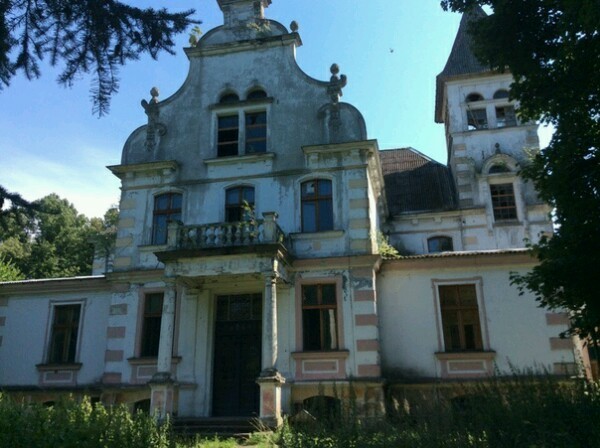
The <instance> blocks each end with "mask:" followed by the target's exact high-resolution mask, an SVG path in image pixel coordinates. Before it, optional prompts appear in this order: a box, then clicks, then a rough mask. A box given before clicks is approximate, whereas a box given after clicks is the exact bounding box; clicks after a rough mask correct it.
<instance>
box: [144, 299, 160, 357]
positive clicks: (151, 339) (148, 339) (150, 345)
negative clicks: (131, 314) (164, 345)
mask: <svg viewBox="0 0 600 448" xmlns="http://www.w3.org/2000/svg"><path fill="white" fill-rule="evenodd" d="M162 308H163V293H162V292H158V293H152V294H146V295H145V297H144V316H143V320H142V340H141V350H140V356H142V357H153V358H155V357H157V356H158V345H159V343H160V325H161V321H162Z"/></svg>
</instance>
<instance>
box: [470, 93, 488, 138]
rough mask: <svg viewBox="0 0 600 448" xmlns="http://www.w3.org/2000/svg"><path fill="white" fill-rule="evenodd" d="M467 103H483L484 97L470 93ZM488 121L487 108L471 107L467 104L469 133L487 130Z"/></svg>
mask: <svg viewBox="0 0 600 448" xmlns="http://www.w3.org/2000/svg"><path fill="white" fill-rule="evenodd" d="M465 101H466V102H467V103H474V102H477V101H483V96H481V94H479V93H469V94H468V95H467V97H466V99H465ZM487 128H488V119H487V112H486V110H485V107H482V106H478V107H477V106H475V107H471V106H470V105H469V104H467V129H468V130H469V131H476V130H478V129H487Z"/></svg>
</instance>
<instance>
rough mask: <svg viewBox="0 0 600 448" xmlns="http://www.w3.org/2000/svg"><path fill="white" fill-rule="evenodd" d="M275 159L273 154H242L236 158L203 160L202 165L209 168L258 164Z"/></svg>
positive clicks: (226, 157)
mask: <svg viewBox="0 0 600 448" xmlns="http://www.w3.org/2000/svg"><path fill="white" fill-rule="evenodd" d="M274 158H275V153H273V152H257V153H254V154H242V155H238V156H225V157H215V158H213V159H204V163H205V164H206V165H209V166H211V165H212V166H218V165H233V164H235V163H240V162H242V163H243V162H260V161H263V160H272V159H274Z"/></svg>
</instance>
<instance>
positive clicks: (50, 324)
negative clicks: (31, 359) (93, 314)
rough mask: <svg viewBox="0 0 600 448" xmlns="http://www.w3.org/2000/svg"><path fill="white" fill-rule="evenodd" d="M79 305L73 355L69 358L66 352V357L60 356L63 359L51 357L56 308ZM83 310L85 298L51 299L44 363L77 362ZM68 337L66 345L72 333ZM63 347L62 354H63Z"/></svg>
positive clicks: (65, 363) (63, 363)
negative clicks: (69, 299) (73, 299)
mask: <svg viewBox="0 0 600 448" xmlns="http://www.w3.org/2000/svg"><path fill="white" fill-rule="evenodd" d="M74 306H78V307H79V316H78V321H77V331H76V335H75V347H74V348H73V357H72V359H69V358H70V356H69V355H68V354H67V359H65V358H64V356H63V357H62V358H63V359H60V360H57V359H55V358H54V357H53V353H52V352H53V345H54V335H55V321H56V312H57V309H58V308H66V307H74ZM84 311H85V300H76V301H51V302H50V312H49V313H48V330H47V336H46V347H45V350H44V353H45V360H46V364H50V365H72V364H79V359H80V349H81V338H82V335H83V332H82V328H83V321H84ZM65 337H68V339H69V340H68V343H67V344H65V346H66V347H68V346H69V345H70V343H71V338H72V333H71V335H69V336H65ZM64 350H65V349H63V355H64Z"/></svg>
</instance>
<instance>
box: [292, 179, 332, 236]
mask: <svg viewBox="0 0 600 448" xmlns="http://www.w3.org/2000/svg"><path fill="white" fill-rule="evenodd" d="M323 181H324V182H329V185H330V191H331V193H330V194H329V195H323V196H321V195H319V193H318V191H319V183H320V182H323ZM309 182H316V183H317V185H316V188H315V192H316V193H315V196H314V197H311V198H306V199H305V198H304V197H303V196H304V195H303V190H304V185H305V184H307V183H309ZM299 185H300V231H301V232H302V233H317V232H329V231H332V230H335V213H334V207H333V198H334V196H335V192H334V186H333V185H334V182H333V180H332V179H330V178H328V177H311V178H308V179H302V180H301V181H300V182H299ZM320 201H329V204H330V207H329V210H330V214H331V226H327V228H324V227H326V226H324V225H321V221H320V218H319V214H320V212H319V209H320V207H319V202H320ZM307 203H314V204H315V218H314V223H313V224H314V230H307V229H306V228H305V225H304V217H305V211H304V205H305V204H307Z"/></svg>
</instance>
